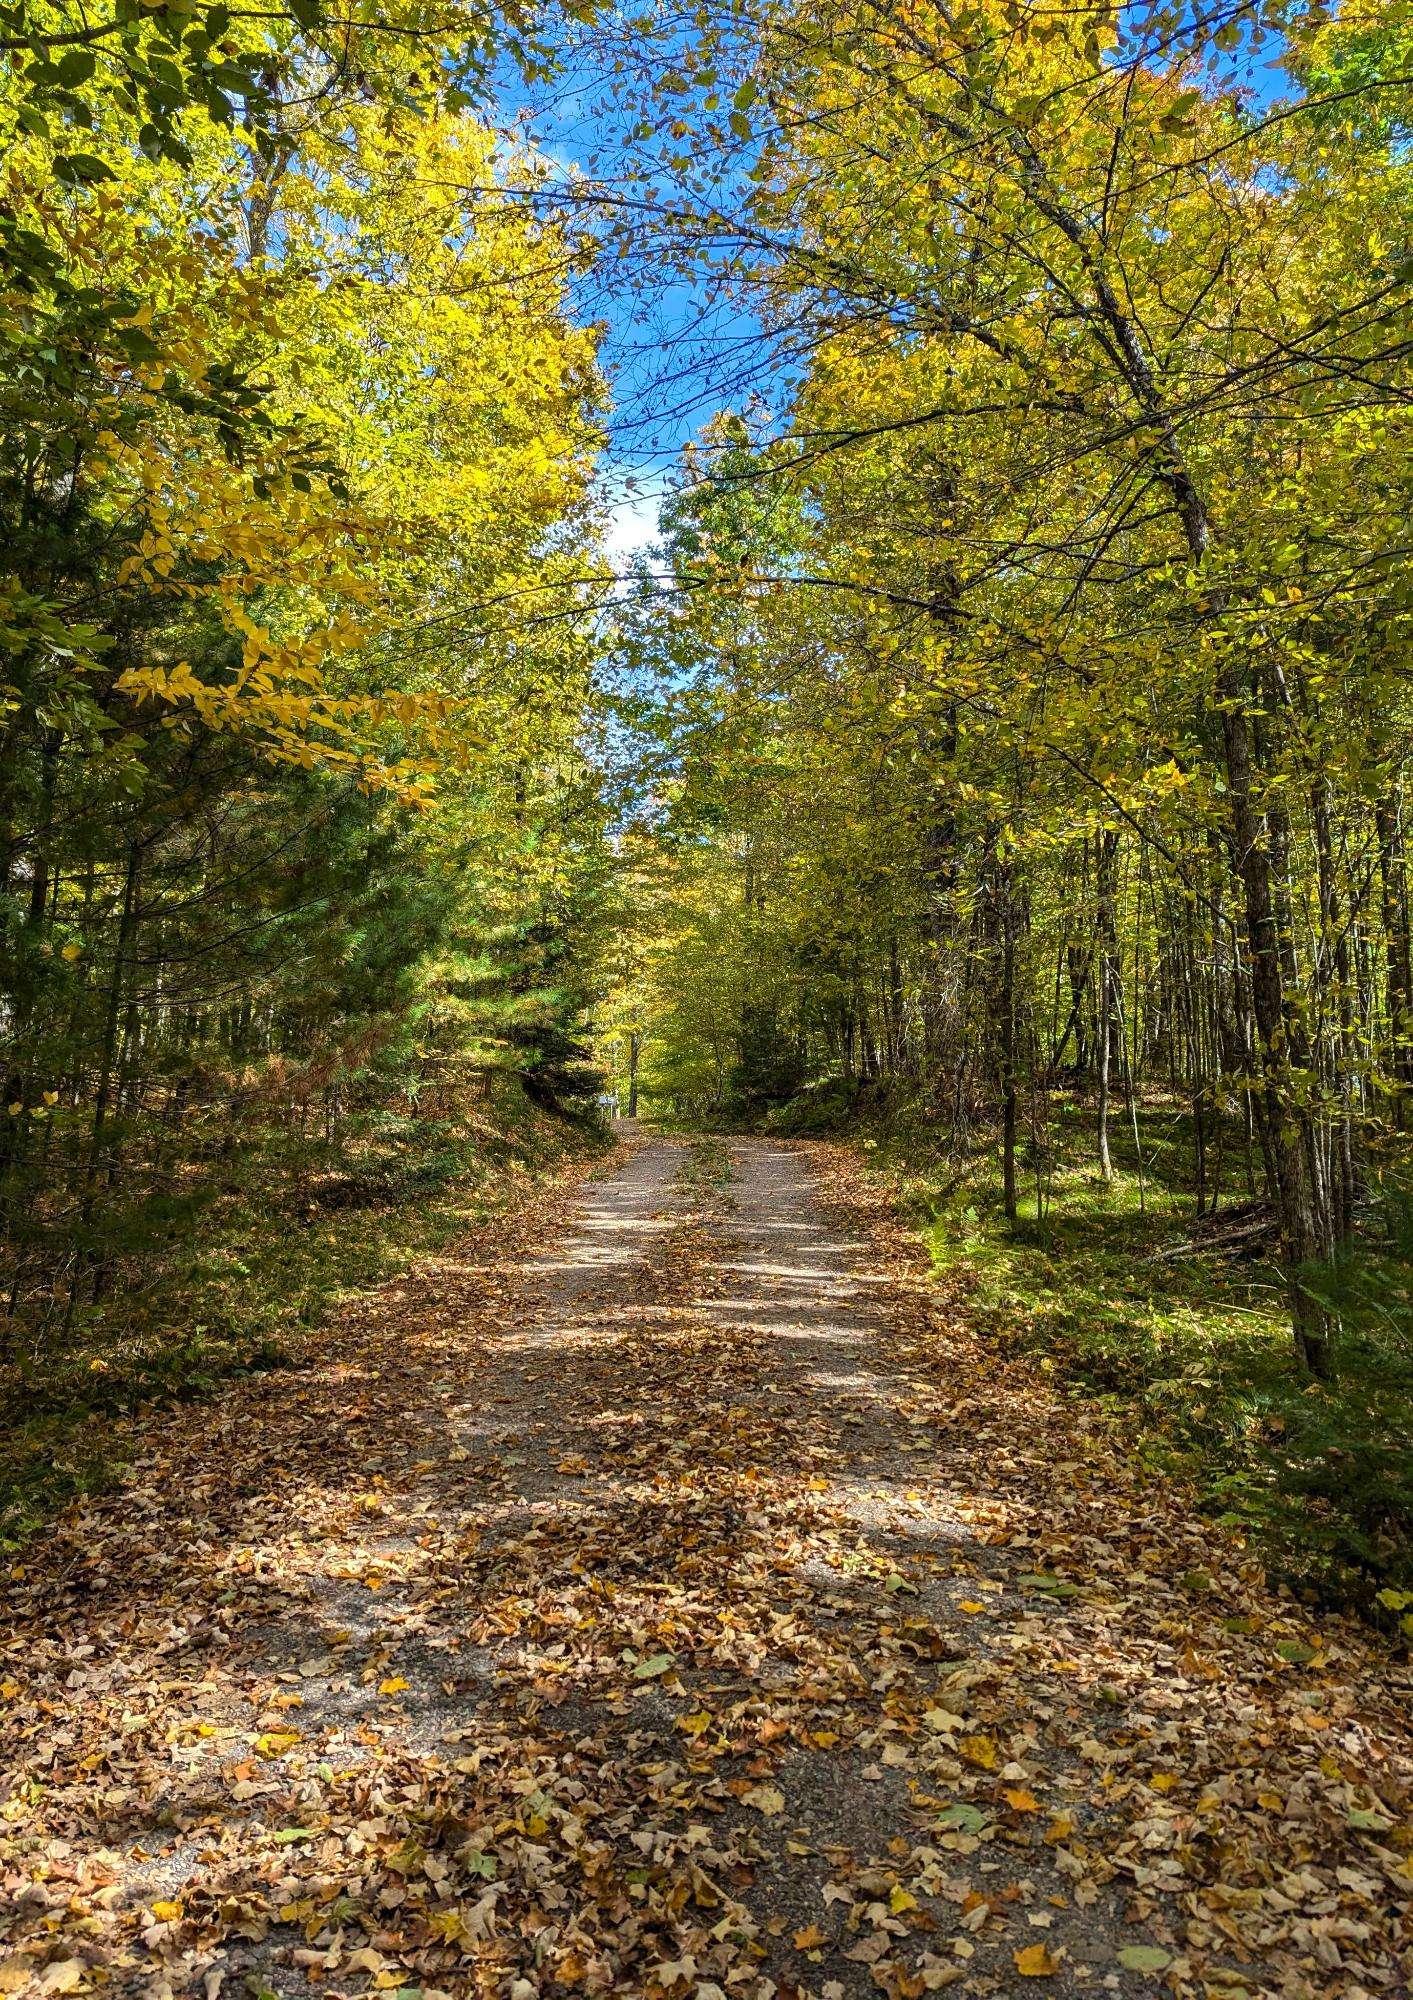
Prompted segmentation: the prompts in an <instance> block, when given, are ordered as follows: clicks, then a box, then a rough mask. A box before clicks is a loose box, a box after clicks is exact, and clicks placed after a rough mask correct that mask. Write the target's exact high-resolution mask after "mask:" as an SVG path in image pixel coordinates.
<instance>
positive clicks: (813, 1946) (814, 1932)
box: [795, 1924, 826, 1951]
mask: <svg viewBox="0 0 1413 2000" xmlns="http://www.w3.org/2000/svg"><path fill="white" fill-rule="evenodd" d="M825 1942H826V1939H825V1935H824V1932H823V1931H822V1930H821V1929H820V1928H819V1925H818V1924H806V1925H805V1927H804V1929H803V1930H802V1931H796V1933H795V1949H796V1951H815V1950H817V1949H818V1947H819V1946H820V1945H822V1944H824V1943H825Z"/></svg>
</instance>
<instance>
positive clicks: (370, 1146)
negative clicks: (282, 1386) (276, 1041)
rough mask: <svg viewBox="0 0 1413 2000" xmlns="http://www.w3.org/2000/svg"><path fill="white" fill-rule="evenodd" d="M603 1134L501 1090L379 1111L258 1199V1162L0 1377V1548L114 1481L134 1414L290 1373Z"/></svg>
mask: <svg viewBox="0 0 1413 2000" xmlns="http://www.w3.org/2000/svg"><path fill="white" fill-rule="evenodd" d="M599 1143H605V1142H603V1141H601V1140H600V1138H599V1135H598V1134H597V1133H596V1132H595V1131H594V1129H593V1128H592V1127H586V1126H580V1125H575V1124H569V1123H567V1122H565V1121H562V1120H556V1119H552V1118H549V1117H547V1116H546V1115H545V1114H543V1113H540V1112H536V1111H534V1110H533V1109H532V1108H531V1107H530V1106H528V1104H526V1102H525V1100H524V1099H523V1098H522V1097H520V1095H519V1093H518V1092H516V1091H509V1090H508V1091H506V1092H504V1093H503V1094H502V1095H501V1097H500V1098H498V1099H497V1101H496V1102H495V1103H494V1105H493V1106H491V1107H490V1109H489V1112H488V1115H487V1116H486V1117H485V1119H483V1120H481V1121H478V1122H477V1123H476V1124H474V1125H465V1126H456V1125H450V1124H445V1123H438V1124H432V1123H429V1122H425V1121H424V1122H421V1123H419V1122H418V1121H417V1120H415V1119H410V1118H409V1119H400V1120H390V1119H388V1118H387V1117H385V1116H384V1117H380V1118H379V1119H378V1120H376V1121H374V1122H373V1123H372V1124H370V1126H369V1128H368V1129H367V1130H366V1131H365V1132H364V1134H363V1135H362V1137H361V1139H360V1141H359V1142H358V1143H356V1144H355V1145H353V1146H351V1147H350V1148H348V1149H347V1150H346V1151H345V1152H344V1153H343V1154H342V1155H341V1156H340V1159H339V1162H338V1171H337V1172H333V1171H331V1170H329V1169H328V1168H327V1166H326V1169H325V1171H324V1172H322V1173H320V1172H314V1173H311V1174H308V1175H304V1176H301V1177H300V1186H301V1188H302V1193H300V1194H297V1195H296V1194H292V1193H291V1191H290V1189H289V1187H288V1186H286V1187H285V1193H284V1198H283V1199H272V1197H271V1192H270V1186H269V1183H268V1181H267V1180H265V1179H262V1172H261V1169H262V1168H263V1169H264V1170H265V1171H266V1172H268V1169H269V1167H270V1162H269V1160H268V1158H267V1159H265V1160H264V1161H262V1162H261V1163H259V1164H258V1165H257V1163H254V1162H252V1163H249V1164H248V1166H247V1168H246V1169H245V1172H244V1175H243V1178H242V1180H241V1181H239V1182H237V1183H236V1184H235V1185H234V1186H233V1187H232V1189H231V1190H230V1191H229V1192H228V1193H227V1194H226V1195H224V1197H223V1198H222V1199H221V1200H220V1201H219V1202H216V1203H214V1204H212V1205H210V1206H209V1207H208V1208H206V1209H205V1210H204V1211H201V1212H199V1213H198V1216H197V1217H196V1228H195V1232H194V1233H193V1234H192V1236H191V1237H190V1239H187V1238H186V1237H185V1236H183V1237H182V1238H181V1240H180V1242H179V1244H178V1246H177V1248H176V1249H175V1250H174V1253H173V1254H172V1255H170V1256H168V1257H166V1258H165V1259H164V1260H163V1261H162V1263H161V1265H160V1267H157V1268H153V1267H152V1266H151V1265H150V1264H143V1265H141V1266H140V1267H138V1268H136V1269H135V1270H133V1271H130V1272H127V1273H125V1274H124V1278H125V1282H121V1283H120V1285H119V1286H118V1287H117V1288H115V1290H114V1291H113V1293H112V1294H111V1295H110V1297H108V1298H107V1299H105V1300H104V1301H103V1302H102V1303H101V1304H100V1305H98V1306H96V1307H90V1308H88V1309H86V1310H85V1311H84V1312H83V1313H82V1314H81V1315H79V1316H78V1318H77V1319H76V1322H75V1324H74V1327H73V1329H72V1331H71V1334H70V1337H69V1338H68V1340H67V1341H65V1342H64V1343H63V1345H62V1347H58V1346H56V1343H55V1342H54V1341H53V1340H52V1338H51V1339H49V1340H46V1341H36V1342H35V1343H34V1345H33V1346H32V1347H31V1348H30V1349H29V1350H28V1351H26V1350H25V1349H24V1348H23V1347H21V1349H20V1351H19V1353H18V1354H17V1356H16V1357H15V1359H14V1360H13V1361H12V1362H11V1363H10V1364H9V1365H7V1366H6V1367H5V1369H4V1370H3V1372H0V1551H3V1550H6V1549H13V1548H15V1547H17V1546H19V1545H20V1544H22V1543H23V1542H24V1541H26V1540H27V1539H28V1538H29V1537H30V1536H31V1535H32V1534H33V1533H34V1532H35V1531H36V1529H38V1528H39V1527H41V1526H42V1525H43V1523H44V1521H45V1520H46V1519H48V1518H49V1517H50V1515H52V1513H53V1512H54V1511H55V1509H56V1508H58V1507H61V1506H63V1505H64V1504H65V1503H66V1502H68V1501H70V1500H72V1499H74V1498H75V1497H77V1496H78V1495H80V1494H82V1493H88V1492H96V1491H101V1490H103V1489H104V1488H106V1487H109V1486H111V1485H112V1484H113V1482H114V1481H115V1480H116V1479H118V1478H119V1477H121V1475H122V1471H123V1468H124V1464H125V1462H126V1459H127V1457H128V1456H129V1454H130V1452H131V1451H132V1449H133V1444H132V1439H133V1437H134V1436H135V1435H136V1432H137V1428H138V1427H137V1426H135V1425H133V1424H132V1422H131V1421H130V1420H131V1419H132V1418H133V1417H134V1416H135V1415H136V1414H137V1413H139V1412H140V1411H142V1410H143V1409H145V1408H148V1407H154V1406H156V1407H160V1406H163V1405H171V1404H174V1403H178V1402H185V1401H190V1400H193V1399H196V1398H199V1397H202V1396H206V1395H209V1394H211V1393H212V1392H213V1391H214V1390H216V1389H217V1388H218V1387H219V1386H220V1385H221V1384H223V1383H226V1382H230V1381H232V1380H238V1379H240V1378H241V1377H245V1376H249V1375H252V1374H257V1373H262V1372H266V1371H270V1370H281V1369H283V1370H295V1369H298V1367H299V1366H300V1365H301V1362H302V1359H303V1357H304V1355H305V1354H307V1353H308V1352H309V1351H310V1350H311V1342H310V1338H309V1337H310V1335H311V1334H312V1333H313V1332H314V1331H315V1330H316V1329H317V1328H318V1327H319V1326H320V1325H321V1324H322V1323H324V1322H325V1321H326V1320H327V1319H328V1318H329V1317H330V1315H331V1314H332V1313H334V1312H335V1311H336V1310H337V1309H338V1308H339V1307H340V1306H341V1305H342V1304H343V1303H344V1302H345V1301H346V1300H348V1299H349V1298H351V1297H354V1296H356V1295H357V1294H358V1293H360V1292H365V1291H369V1290H371V1289H372V1288H374V1287H375V1286H377V1285H379V1284H381V1283H382V1282H384V1281H385V1280H386V1279H388V1278H391V1277H394V1276H396V1275H398V1274H399V1273H400V1272H402V1271H404V1270H405V1269H406V1268H407V1267H408V1265H409V1264H410V1263H412V1262H413V1261H415V1259H416V1258H418V1257H419V1256H424V1255H428V1254H430V1253H432V1252H434V1251H436V1250H438V1249H440V1248H441V1247H442V1246H443V1245H445V1244H446V1243H448V1242H451V1241H453V1240H454V1239H455V1238H456V1237H458V1236H460V1235H463V1234H465V1233H466V1231H467V1230H468V1229H470V1228H474V1227H475V1226H476V1225H478V1224H480V1223H482V1222H485V1221H486V1220H488V1219H489V1218H490V1217H491V1216H492V1215H493V1214H496V1213H498V1212H500V1211H501V1210H503V1209H504V1208H505V1207H507V1206H508V1205H509V1204H511V1203H512V1202H513V1201H514V1199H515V1198H516V1196H517V1194H518V1193H519V1192H521V1191H523V1189H524V1186H525V1177H526V1175H527V1174H530V1173H533V1172H535V1171H536V1170H538V1169H541V1168H546V1167H548V1166H549V1165H550V1164H551V1163H552V1162H553V1161H554V1160H555V1159H557V1158H562V1157H564V1156H565V1155H566V1154H568V1153H572V1152H581V1151H583V1150H585V1149H587V1148H590V1147H593V1146H594V1145H596V1144H599Z"/></svg>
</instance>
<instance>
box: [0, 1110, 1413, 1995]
mask: <svg viewBox="0 0 1413 2000" xmlns="http://www.w3.org/2000/svg"><path fill="white" fill-rule="evenodd" d="M1408 1697H1409V1672H1408V1668H1407V1665H1406V1662H1403V1663H1400V1660H1399V1658H1398V1656H1396V1655H1395V1653H1394V1652H1393V1651H1391V1650H1390V1649H1389V1648H1388V1647H1387V1646H1385V1644H1384V1643H1383V1642H1382V1641H1381V1640H1380V1639H1378V1638H1377V1637H1376V1636H1374V1635H1371V1634H1370V1633H1369V1632H1368V1631H1367V1630H1365V1629H1364V1628H1362V1627H1361V1626H1359V1625H1358V1624H1357V1623H1355V1622H1354V1621H1352V1620H1350V1619H1348V1618H1344V1617H1341V1616H1339V1615H1337V1614H1331V1613H1323V1614H1322V1613H1318V1612H1315V1611H1313V1610H1311V1609H1309V1608H1308V1607H1306V1606H1305V1605H1303V1604H1301V1603H1299V1602H1298V1601H1297V1600H1296V1599H1294V1598H1293V1597H1290V1596H1287V1595H1284V1594H1282V1593H1280V1592H1278V1591H1276V1590H1274V1589H1273V1588H1272V1587H1270V1586H1269V1585H1268V1584H1267V1583H1266V1582H1265V1580H1264V1578H1263V1575H1262V1572H1261V1569H1260V1567H1259V1564H1258V1563H1257V1562H1256V1561H1255V1559H1254V1558H1253V1557H1252V1555H1251V1554H1250V1552H1249V1551H1248V1550H1247V1549H1246V1548H1244V1547H1243V1545H1242V1544H1241V1543H1240V1542H1239V1540H1237V1539H1236V1538H1235V1537H1234V1535H1232V1534H1231V1533H1230V1532H1228V1531H1227V1530H1224V1529H1220V1528H1217V1527H1214V1526H1213V1525H1212V1524H1211V1523H1209V1522H1207V1521H1204V1520H1203V1519H1201V1518H1200V1517H1199V1516H1198V1515H1197V1514H1196V1513H1194V1512H1193V1511H1192V1509H1191V1507H1190V1505H1189V1503H1188V1501H1187V1499H1186V1498H1185V1496H1184V1493H1183V1491H1182V1489H1181V1488H1180V1487H1178V1486H1177V1485H1175V1484H1167V1483H1165V1482H1163V1481H1161V1480H1156V1479H1155V1478H1154V1477H1153V1476H1152V1474H1151V1473H1150V1472H1149V1471H1147V1470H1146V1469H1144V1468H1143V1467H1141V1466H1139V1465H1137V1464H1136V1463H1135V1462H1134V1460H1133V1459H1132V1457H1131V1456H1130V1455H1129V1454H1127V1453H1126V1452H1125V1450H1124V1448H1123V1438H1122V1434H1121V1433H1120V1432H1119V1431H1118V1430H1117V1429H1116V1427H1115V1425H1114V1423H1113V1421H1112V1419H1111V1418H1109V1417H1107V1416H1105V1415H1104V1414H1103V1413H1102V1412H1099V1411H1097V1410H1096V1409H1095V1408H1094V1407H1093V1406H1092V1405H1090V1404H1088V1403H1086V1402H1085V1401H1084V1400H1082V1399H1079V1400H1076V1399H1074V1398H1071V1397H1067V1396H1064V1395H1062V1394H1060V1393H1058V1392H1057V1391H1056V1390H1055V1389H1054V1388H1053V1387H1051V1386H1049V1385H1048V1384H1047V1379H1046V1377H1045V1375H1044V1373H1043V1372H1042V1371H1041V1370H1040V1369H1039V1368H1038V1367H1037V1366H1036V1365H1035V1364H1034V1363H1033V1362H1032V1361H1029V1360H1026V1359H1025V1358H1024V1357H1021V1356H1017V1355H1015V1354H1007V1353H1005V1352H1003V1351H1002V1350H1000V1349H999V1348H998V1346H997V1344H996V1343H995V1342H994V1341H992V1340H989V1339H988V1337H987V1336H986V1334H985V1331H984V1329H982V1328H979V1327H978V1326H976V1325H972V1324H969V1323H968V1322H967V1320H966V1318H965V1316H964V1315H963V1314H957V1313H953V1315H952V1316H951V1317H948V1316H947V1315H946V1310H945V1309H944V1307H943V1306H942V1305H941V1303H940V1302H939V1297H938V1294H937V1292H936V1291H935V1289H934V1288H933V1287H932V1286H931V1284H930V1282H929V1279H928V1273H927V1266H926V1260H925V1257H924V1255H923V1253H922V1251H921V1248H920V1247H919V1245H918V1244H917V1242H916V1239H915V1238H913V1237H911V1236H910V1235H909V1234H908V1233H907V1232H906V1231H905V1230H903V1229H902V1228H901V1227H900V1226H899V1225H898V1223H897V1222H896V1221H895V1220H894V1218H893V1215H892V1212H891V1210H890V1208H889V1207H888V1205H887V1199H886V1195H885V1193H884V1191H883V1190H882V1189H881V1188H880V1187H879V1186H878V1185H877V1183H876V1182H875V1183H872V1184H870V1182H869V1180H868V1177H867V1176H865V1175H863V1174H862V1173H861V1172H860V1171H859V1170H858V1169H857V1167H856V1165H855V1164H854V1162H853V1159H852V1156H851V1155H850V1154H849V1153H848V1152H847V1151H846V1150H845V1149H843V1148H833V1147H826V1146H820V1145H799V1146H794V1145H782V1144H779V1143H776V1142H772V1141H768V1140H740V1141H736V1140H732V1141H730V1142H720V1141H713V1142H700V1143H697V1144H695V1145H693V1144H689V1143H687V1142H682V1141H673V1140H666V1139H659V1138H650V1139H646V1140H644V1141H642V1142H639V1143H637V1144H635V1145H633V1146H632V1148H631V1149H630V1150H629V1151H628V1153H627V1155H626V1157H624V1158H622V1159H621V1160H620V1161H618V1162H617V1163H616V1164H614V1165H613V1166H612V1167H611V1168H610V1169H609V1170H608V1171H607V1173H606V1174H605V1175H604V1176H603V1177H602V1178H600V1179H598V1180H593V1181H587V1182H585V1183H583V1184H582V1185H580V1186H578V1187H577V1188H570V1189H568V1190H565V1189H563V1188H560V1189H558V1190H553V1189H551V1190H546V1191H545V1192H544V1193H543V1194H542V1195H541V1196H540V1197H538V1198H537V1199H535V1200H533V1201H531V1202H530V1203H528V1204H527V1205H526V1207H525V1208H524V1209H523V1210H522V1211H521V1213H520V1214H519V1215H518V1216H517V1217H515V1218H513V1219H504V1220H502V1221H500V1222H498V1223H491V1224H489V1225H487V1227H486V1228H485V1229H483V1230H482V1231H480V1232H478V1233H477V1234H475V1235H473V1236H472V1237H470V1238H468V1239H467V1240H466V1242H465V1243H464V1244H462V1245H461V1246H459V1247H458V1248H457V1249H454V1250H451V1251H448V1252H445V1253H443V1254H440V1255H436V1256H429V1257H427V1258H425V1259H424V1260H422V1261H421V1262H420V1263H419V1264H418V1265H417V1266H416V1268H415V1269H414V1270H413V1271H412V1272H411V1273H410V1274H409V1275H408V1276H407V1277H406V1278H405V1279H403V1280H401V1281H398V1282H395V1283H393V1284H390V1285H388V1286H385V1287H384V1288H383V1289H382V1290H380V1291H379V1292H377V1293H374V1294H372V1295H370V1296H369V1297H368V1298H366V1299H364V1300H363V1301H362V1302H360V1303H359V1304H357V1305H355V1306H353V1307H351V1308H350V1309H349V1310H348V1311H347V1312H346V1313H345V1315H344V1316H343V1318H342V1319H341V1320H340V1321H339V1322H338V1323H337V1325H336V1326H335V1327H334V1328H333V1329H332V1330H331V1332H330V1334H329V1336H328V1338H327V1341H326V1342H325V1344H324V1345H323V1347H322V1349H321V1351H320V1354H319V1356H318V1358H317V1359H316V1360H314V1361H313V1362H311V1363H310V1365H308V1366H306V1367H304V1368H303V1369H301V1370H299V1371H298V1372H286V1373H282V1374H280V1375H277V1376H268V1377H264V1378H262V1379H260V1380H252V1381H245V1382H240V1383H237V1384H235V1385H234V1386H232V1387H230V1388H229V1389H228V1390H226V1391H225V1392H224V1393H222V1394H220V1395H219V1396H217V1397H215V1398H214V1399H212V1400H210V1401H208V1402H206V1403H204V1404H202V1405H199V1406H190V1407H184V1408H181V1409H177V1410H174V1411H168V1412H166V1413H154V1414H153V1416H152V1417H151V1422H150V1430H149V1433H148V1435H147V1436H146V1438H145V1441H144V1448H143V1452H142V1455H141V1456H140V1457H139V1458H138V1459H137V1461H136V1462H135V1463H134V1464H133V1465H132V1466H131V1467H130V1469H129V1472H128V1475H127V1478H126V1481H125V1483H124V1484H123V1485H122V1486H121V1487H120V1488H117V1489H116V1490H114V1491H112V1492H111V1493H108V1494H106V1495H103V1496H99V1497H90V1498H88V1499H86V1500H83V1501H81V1502H78V1503H76V1504H75V1505H74V1506H73V1507H72V1508H71V1509H70V1510H69V1512H68V1513H66V1514H65V1515H64V1516H63V1517H62V1519H61V1520H59V1521H58V1522H57V1523H56V1524H55V1525H54V1526H53V1527H52V1528H51V1530H50V1531H49V1532H48V1533H47V1534H46V1536H45V1537H44V1538H43V1539H42V1540H39V1541H37V1542H35V1543H34V1544H33V1545H32V1546H31V1547H30V1548H29V1549H28V1550H27V1551H26V1552H25V1553H24V1555H23V1557H22V1558H21V1559H20V1560H19V1561H18V1562H17V1563H16V1564H15V1566H14V1568H13V1569H12V1570H11V1572H10V1576H9V1581H8V1586H7V1604H6V1611H5V1626H4V1631H3V1636H2V1637H0V1726H3V1729H4V1734H5V1767H6V1768H5V1776H4V1794H5V1798H6V1803H5V1805H4V1808H3V1822H0V1825H3V1842H0V1940H3V1950H4V1957H3V1961H2V1962H0V1992H4V1993H29V1992H31V1991H33V1992H39V1993H86V1992H95V1993H119V1994H124V1995H126V1994H133V1995H136V1994H143V1995H151V1996H154V2000H155V1996H160V1995H163V1994H166V1993H172V1994H187V1993H191V1994H194V1995H200V1996H203V2000H216V1996H217V1995H219V1994H225V1995H227V1996H232V1995H240V1994H246V1995H250V1996H253V2000H261V1996H266V1995H269V1994H276V1995H279V1996H281V2000H307V1997H308V1996H311V1995H316V1994H324V1995H345V1994H350V1995H351V1994H362V1993H365V1992H369V1991H386V1992H389V1993H399V1992H403V1993H406V1992H408V1990H409V1989H411V1990H413V1991H417V1992H420V1994H421V1995H422V1996H424V2000H426V1996H430V1995H432V1994H434V1993H438V1992H440V1993H445V1994H450V1995H455V1996H462V1995H467V1996H469V1995H473V1994H474V1995H481V1994H485V1995H487V1996H491V1995H494V1996H497V2000H534V1996H538V1995H540V1994H546V1995H559V1994H564V1995H581V1994H582V1995H611V1994H622V1995H634V1994H640V1995H652V1996H655V1995H658V1994H661V1995H664V1996H668V2000H723V1996H742V2000H769V1996H781V2000H793V1996H796V1995H799V1994H808V1995H813V1996H820V2000H853V1996H856V1995H857V1996H862V1995H874V1994H878V1993H882V1994H884V1995H890V1996H893V1995H901V1996H909V2000H916V1996H918V1995H920V1994H923V1993H926V1992H933V1991H938V1990H942V1989H945V1988H948V1987H951V1988H954V1989H955V1990H957V1991H958V1992H959V1993H965V1994H979V1995H980V1994H988V1993H1010V1992H1012V1991H1016V1992H1030V1991H1037V1992H1051V1993H1055V1994H1070V1993H1079V1992H1095V1993H1099V1992H1114V1991H1117V1992H1122V1993H1124V1994H1132V1995H1134V1996H1149V1995H1156V1994H1159V1993H1167V1992H1175V1993H1178V1994H1193V1995H1201V1996H1221V2000H1240V1996H1242V1995H1243V1994H1245V1995H1247V1996H1256V1995H1281V1996H1285V2000H1313V1996H1321V2000H1323V1996H1334V1995H1339V1996H1349V1997H1350V2000H1359V1996H1361V1995H1385V1994H1389V1995H1392V1994H1403V1995H1406V1994H1407V1993H1408V1992H1409V1991H1410V1989H1411V1988H1413V1945H1410V1941H1409V1940H1410V1929H1409V1915H1410V1899H1413V1819H1410V1807H1411V1806H1413V1706H1411V1705H1410V1703H1409V1699H1408ZM1032 1982H1034V1983H1033V1984H1032Z"/></svg>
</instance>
